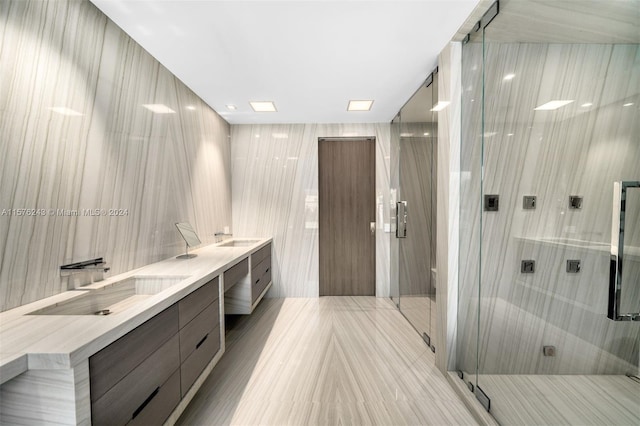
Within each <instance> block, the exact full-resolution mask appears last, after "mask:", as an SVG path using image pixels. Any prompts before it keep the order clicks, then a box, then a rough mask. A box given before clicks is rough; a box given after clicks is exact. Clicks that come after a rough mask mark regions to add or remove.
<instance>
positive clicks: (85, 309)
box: [29, 275, 189, 315]
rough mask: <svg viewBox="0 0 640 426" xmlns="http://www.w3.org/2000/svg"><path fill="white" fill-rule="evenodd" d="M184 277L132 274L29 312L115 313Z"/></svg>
mask: <svg viewBox="0 0 640 426" xmlns="http://www.w3.org/2000/svg"><path fill="white" fill-rule="evenodd" d="M187 278H189V276H188V275H187V276H184V275H172V276H133V277H129V278H127V279H124V280H122V281H116V282H114V283H111V284H107V285H105V286H104V287H100V288H97V289H95V290H89V291H87V292H84V293H83V294H82V296H78V297H74V298H71V299H69V300H65V301H64V302H59V303H55V304H53V305H50V306H47V307H44V308H42V309H38V310H37V311H33V312H31V313H30V314H29V315H110V314H117V313H120V312H123V311H125V310H127V309H129V308H131V307H133V306H135V305H136V304H137V303H139V302H141V301H142V300H144V299H147V298H149V297H151V296H153V295H154V294H158V293H160V292H161V291H163V290H166V289H168V288H170V287H172V286H174V285H176V284H178V283H179V282H181V281H183V280H185V279H187Z"/></svg>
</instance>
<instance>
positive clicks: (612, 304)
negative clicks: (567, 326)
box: [607, 181, 640, 321]
mask: <svg viewBox="0 0 640 426" xmlns="http://www.w3.org/2000/svg"><path fill="white" fill-rule="evenodd" d="M628 188H640V181H622V182H614V183H613V216H612V219H611V263H610V265H611V266H610V269H609V302H608V306H607V317H608V318H609V319H612V320H614V321H640V312H636V313H623V312H620V300H621V296H622V284H623V283H622V260H623V254H624V253H623V251H624V230H625V222H624V219H625V210H626V201H627V189H628Z"/></svg>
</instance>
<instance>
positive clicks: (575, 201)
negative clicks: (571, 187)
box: [569, 195, 582, 209]
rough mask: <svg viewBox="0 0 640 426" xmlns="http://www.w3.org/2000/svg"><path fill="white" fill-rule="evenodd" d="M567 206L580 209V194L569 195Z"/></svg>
mask: <svg viewBox="0 0 640 426" xmlns="http://www.w3.org/2000/svg"><path fill="white" fill-rule="evenodd" d="M569 208H570V209H581V208H582V196H580V195H569Z"/></svg>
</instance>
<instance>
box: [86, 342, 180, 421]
mask: <svg viewBox="0 0 640 426" xmlns="http://www.w3.org/2000/svg"><path fill="white" fill-rule="evenodd" d="M179 346H180V345H179V339H178V334H175V335H174V336H173V337H172V338H171V339H170V340H169V341H168V342H166V343H165V344H164V345H162V347H161V348H160V349H158V350H157V351H156V352H154V353H153V354H152V355H151V356H149V357H148V358H147V359H146V360H144V361H143V362H142V363H141V364H140V365H138V366H137V367H136V368H134V369H133V370H132V371H131V372H130V373H129V374H127V375H126V376H125V377H124V378H123V379H122V380H120V381H119V382H118V383H117V384H116V385H115V386H113V387H112V388H111V389H110V390H109V391H107V392H106V393H105V394H104V395H103V396H102V397H101V398H100V399H98V400H97V401H95V402H94V403H92V404H91V421H92V424H93V425H94V426H95V425H103V424H109V425H122V424H126V423H127V422H129V421H130V420H132V418H133V415H134V414H135V413H136V412H137V411H138V412H139V410H138V409H139V408H140V407H142V406H144V404H145V402H148V401H149V398H151V396H152V395H153V394H154V392H155V393H156V396H155V397H157V396H158V394H159V390H158V391H157V392H156V388H161V387H162V386H163V384H164V383H165V382H167V380H168V379H169V378H170V377H171V376H172V375H173V373H174V372H175V371H176V370H178V369H179V367H180V348H179ZM164 391H166V392H170V390H166V389H165V390H163V392H164ZM173 408H174V407H171V410H170V411H169V412H171V411H173Z"/></svg>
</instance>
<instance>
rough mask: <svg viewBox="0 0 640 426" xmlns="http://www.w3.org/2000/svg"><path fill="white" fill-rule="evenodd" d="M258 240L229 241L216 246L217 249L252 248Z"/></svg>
mask: <svg viewBox="0 0 640 426" xmlns="http://www.w3.org/2000/svg"><path fill="white" fill-rule="evenodd" d="M259 241H260V240H235V239H234V240H229V241H225V242H224V243H221V244H218V247H248V246H252V245H254V244H255V243H257V242H259Z"/></svg>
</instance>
